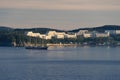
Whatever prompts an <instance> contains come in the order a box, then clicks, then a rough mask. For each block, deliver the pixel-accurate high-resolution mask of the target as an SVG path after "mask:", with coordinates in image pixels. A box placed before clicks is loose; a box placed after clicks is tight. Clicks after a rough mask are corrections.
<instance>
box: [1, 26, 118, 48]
mask: <svg viewBox="0 0 120 80" xmlns="http://www.w3.org/2000/svg"><path fill="white" fill-rule="evenodd" d="M84 29H87V30H96V31H104V30H120V26H115V25H106V26H101V27H94V28H82V29H76V30H71V31H64V32H78V31H79V30H84ZM51 30H52V31H53V30H54V31H59V32H61V31H62V30H57V29H50V28H31V29H13V28H9V27H4V26H1V27H0V46H19V47H20V46H26V45H29V44H41V43H42V41H43V40H42V39H40V38H35V37H28V36H26V32H27V31H33V32H39V33H42V34H45V33H46V32H48V31H51ZM44 42H45V43H51V44H59V43H63V44H81V45H85V44H89V45H99V44H101V45H103V44H106V45H116V44H117V45H118V44H120V36H119V35H117V36H111V37H107V38H84V37H83V36H77V38H76V39H67V38H66V39H56V38H52V39H51V40H44Z"/></svg>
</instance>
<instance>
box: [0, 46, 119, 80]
mask: <svg viewBox="0 0 120 80" xmlns="http://www.w3.org/2000/svg"><path fill="white" fill-rule="evenodd" d="M0 80H120V47H115V48H114V47H113V48H111V47H50V48H49V50H47V51H44V50H26V49H24V48H14V47H0Z"/></svg>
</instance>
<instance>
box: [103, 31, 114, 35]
mask: <svg viewBox="0 0 120 80" xmlns="http://www.w3.org/2000/svg"><path fill="white" fill-rule="evenodd" d="M105 32H106V33H109V34H110V35H115V34H116V30H105Z"/></svg>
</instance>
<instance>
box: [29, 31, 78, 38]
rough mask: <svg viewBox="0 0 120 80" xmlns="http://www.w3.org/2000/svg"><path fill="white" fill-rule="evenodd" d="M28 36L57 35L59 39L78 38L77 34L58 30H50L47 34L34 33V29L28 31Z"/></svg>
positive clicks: (49, 36)
mask: <svg viewBox="0 0 120 80" xmlns="http://www.w3.org/2000/svg"><path fill="white" fill-rule="evenodd" d="M27 36H31V37H39V38H42V39H52V37H55V38H57V39H64V38H77V36H76V34H73V33H72V34H66V33H65V32H56V31H49V32H48V33H47V34H40V33H33V32H32V31H30V32H27Z"/></svg>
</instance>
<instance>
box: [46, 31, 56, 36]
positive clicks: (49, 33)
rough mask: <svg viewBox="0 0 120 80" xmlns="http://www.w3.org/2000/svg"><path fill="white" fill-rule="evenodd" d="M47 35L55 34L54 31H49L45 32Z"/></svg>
mask: <svg viewBox="0 0 120 80" xmlns="http://www.w3.org/2000/svg"><path fill="white" fill-rule="evenodd" d="M47 35H48V36H52V37H54V36H55V35H56V31H49V32H47Z"/></svg>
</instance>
